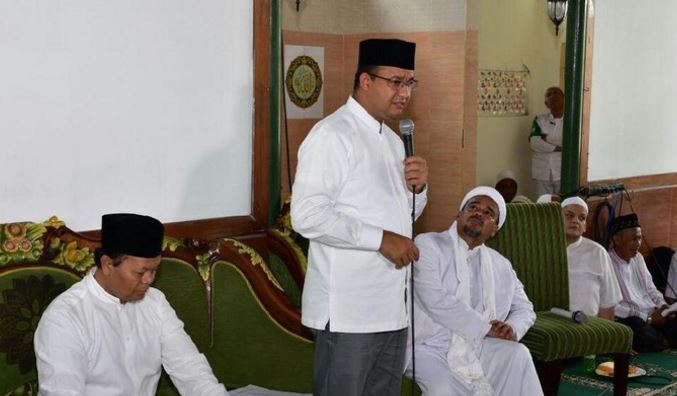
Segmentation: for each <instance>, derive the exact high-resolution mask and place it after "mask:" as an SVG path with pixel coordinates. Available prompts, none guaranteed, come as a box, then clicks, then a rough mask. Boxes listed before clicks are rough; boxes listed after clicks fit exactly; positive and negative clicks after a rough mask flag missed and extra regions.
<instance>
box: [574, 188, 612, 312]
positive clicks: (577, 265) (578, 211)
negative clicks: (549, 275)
mask: <svg viewBox="0 0 677 396" xmlns="http://www.w3.org/2000/svg"><path fill="white" fill-rule="evenodd" d="M562 215H563V216H564V232H565V233H566V239H567V259H568V261H569V309H570V310H571V311H583V312H584V313H585V314H586V315H588V316H599V317H600V318H604V319H609V320H613V319H614V306H616V304H618V303H619V302H620V301H621V290H620V288H619V287H618V281H617V280H616V276H615V275H614V273H613V268H612V266H611V258H610V257H609V253H607V251H606V250H605V249H604V248H603V247H602V245H600V244H599V243H597V242H595V241H592V240H590V239H588V238H585V237H584V236H583V233H584V232H585V226H586V221H587V219H588V205H587V204H586V203H585V201H584V200H582V199H581V198H579V197H570V198H567V199H565V200H564V201H562Z"/></svg>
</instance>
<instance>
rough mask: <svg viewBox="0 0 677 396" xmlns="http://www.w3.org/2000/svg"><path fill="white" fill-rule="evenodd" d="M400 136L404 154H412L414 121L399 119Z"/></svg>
mask: <svg viewBox="0 0 677 396" xmlns="http://www.w3.org/2000/svg"><path fill="white" fill-rule="evenodd" d="M400 137H401V138H402V142H404V153H405V156H406V157H411V156H412V155H414V121H412V120H410V119H406V120H400Z"/></svg>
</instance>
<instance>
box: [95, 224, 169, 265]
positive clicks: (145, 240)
mask: <svg viewBox="0 0 677 396" xmlns="http://www.w3.org/2000/svg"><path fill="white" fill-rule="evenodd" d="M164 232H165V227H164V226H163V225H162V223H160V222H159V221H158V220H156V219H154V218H152V217H150V216H142V215H138V214H132V213H113V214H106V215H103V216H102V217H101V249H100V253H101V254H111V253H119V254H126V255H129V256H135V257H144V258H153V257H157V256H159V255H160V253H161V252H162V239H163V237H164Z"/></svg>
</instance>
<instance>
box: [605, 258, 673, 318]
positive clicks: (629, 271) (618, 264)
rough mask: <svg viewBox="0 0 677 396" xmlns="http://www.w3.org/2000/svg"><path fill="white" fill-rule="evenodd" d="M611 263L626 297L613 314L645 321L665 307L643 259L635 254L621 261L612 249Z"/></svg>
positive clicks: (663, 300)
mask: <svg viewBox="0 0 677 396" xmlns="http://www.w3.org/2000/svg"><path fill="white" fill-rule="evenodd" d="M609 256H611V262H612V263H613V266H614V268H615V271H616V276H617V277H618V283H619V286H620V287H621V292H622V293H624V292H623V289H624V286H623V285H624V284H625V288H627V292H628V295H627V296H626V295H623V300H621V302H620V303H619V304H618V305H616V310H615V314H616V316H618V317H621V318H627V317H629V316H637V317H640V318H642V319H644V320H647V318H648V317H649V315H651V312H653V311H654V310H655V309H656V308H659V307H661V306H663V305H665V304H666V303H665V299H664V298H663V295H662V294H661V292H660V291H658V289H656V286H655V285H654V283H653V280H652V279H651V273H650V272H649V269H648V268H647V267H646V262H644V257H642V255H641V254H639V253H637V254H635V256H634V257H633V258H631V259H630V261H625V260H623V259H622V258H621V257H620V256H619V255H618V254H617V253H616V252H615V251H614V250H613V249H611V250H610V251H609Z"/></svg>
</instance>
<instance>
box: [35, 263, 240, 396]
mask: <svg viewBox="0 0 677 396" xmlns="http://www.w3.org/2000/svg"><path fill="white" fill-rule="evenodd" d="M94 271H95V269H94V270H92V271H91V272H90V273H89V274H88V275H87V276H85V278H84V279H82V280H81V281H80V282H78V283H76V284H75V285H73V286H72V287H71V288H70V289H68V290H67V291H65V292H64V293H62V294H61V295H59V296H58V297H57V298H56V299H54V301H52V303H51V304H50V305H49V307H47V309H46V310H45V312H44V314H43V315H42V317H41V319H40V323H39V325H38V328H37V330H36V332H35V338H34V344H35V356H36V358H37V366H38V381H39V383H40V395H42V396H66V395H69V396H70V395H90V396H129V395H135V396H153V395H155V391H156V388H157V384H158V381H159V379H160V374H161V372H162V370H161V368H162V367H163V366H164V368H165V370H166V371H167V373H168V374H169V375H170V377H171V379H172V382H173V383H174V385H175V386H176V388H177V389H178V390H179V392H180V393H181V394H182V395H190V396H194V395H195V396H199V395H204V396H227V395H228V392H226V388H225V387H224V386H223V385H221V384H219V383H218V381H217V380H216V377H214V374H213V372H212V369H211V367H210V366H209V363H208V362H207V359H206V358H205V357H204V355H202V354H201V353H200V352H199V351H198V350H197V348H196V347H195V344H194V343H193V341H192V340H191V339H190V337H189V336H188V334H186V332H185V331H184V330H183V323H182V322H181V321H180V320H179V319H178V318H177V316H176V313H175V312H174V309H172V307H171V306H170V305H169V303H168V302H167V300H166V299H165V296H164V294H162V292H161V291H159V290H157V289H154V288H152V287H151V288H150V289H148V292H146V296H145V297H144V298H143V299H142V300H139V301H134V302H128V303H126V304H120V300H118V299H117V298H115V297H114V296H112V295H110V294H108V293H107V292H106V291H105V290H104V289H103V288H102V287H101V286H100V285H99V283H98V282H97V281H96V279H94Z"/></svg>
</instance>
